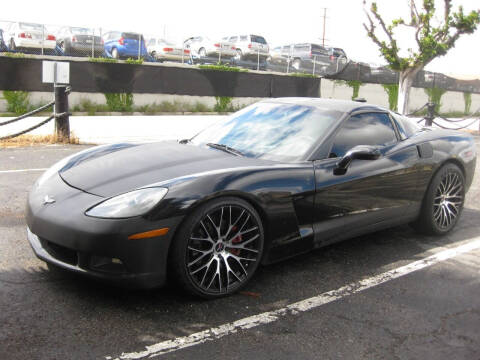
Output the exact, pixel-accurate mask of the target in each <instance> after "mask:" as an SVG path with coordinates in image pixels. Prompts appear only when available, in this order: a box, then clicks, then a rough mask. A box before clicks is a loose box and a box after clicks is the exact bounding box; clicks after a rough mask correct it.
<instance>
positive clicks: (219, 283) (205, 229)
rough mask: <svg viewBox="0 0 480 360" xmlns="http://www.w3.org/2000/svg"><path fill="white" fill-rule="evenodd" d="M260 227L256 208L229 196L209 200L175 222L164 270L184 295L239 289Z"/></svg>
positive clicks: (259, 249)
mask: <svg viewBox="0 0 480 360" xmlns="http://www.w3.org/2000/svg"><path fill="white" fill-rule="evenodd" d="M263 244H264V232H263V225H262V222H261V219H260V217H259V215H258V213H257V212H256V210H255V209H254V208H253V207H252V206H251V205H250V204H249V203H247V202H246V201H244V200H242V199H238V198H234V197H225V198H219V199H214V200H212V201H209V202H208V203H206V204H204V205H202V206H200V207H199V208H198V209H196V210H195V211H194V212H193V213H192V214H191V215H190V216H189V217H188V218H187V219H186V220H185V222H184V223H183V224H182V225H181V227H180V228H179V230H178V233H177V234H176V235H175V238H174V240H173V244H172V249H171V251H170V254H169V262H168V265H169V275H170V279H171V281H172V283H177V284H178V285H180V287H181V288H182V289H183V290H185V291H187V292H189V293H190V294H193V295H196V296H200V297H203V298H206V299H215V298H219V297H223V296H227V295H230V294H232V293H234V292H236V291H238V290H240V289H241V288H243V287H244V286H245V285H246V284H247V283H248V282H249V280H250V279H251V278H252V276H253V274H254V273H255V271H256V269H257V267H258V265H259V263H260V260H261V258H262V254H263Z"/></svg>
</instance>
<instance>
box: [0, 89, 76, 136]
mask: <svg viewBox="0 0 480 360" xmlns="http://www.w3.org/2000/svg"><path fill="white" fill-rule="evenodd" d="M54 90H55V100H54V101H51V102H49V103H48V104H45V105H43V106H40V107H39V108H38V109H35V110H33V111H30V112H28V113H25V114H23V115H20V116H18V117H16V118H13V119H10V120H6V121H3V122H0V127H1V126H6V125H9V124H13V123H15V122H17V121H20V120H23V119H26V118H29V117H31V116H33V115H35V114H38V113H40V112H42V111H44V110H46V109H48V108H50V107H53V113H52V114H51V115H50V116H49V117H47V118H46V119H44V120H42V121H40V122H38V123H37V124H35V125H33V126H30V127H27V128H26V129H23V130H21V131H17V132H15V133H13V134H9V135H5V136H1V137H0V141H3V140H8V139H13V138H15V137H18V136H20V135H24V134H26V133H29V132H30V131H33V130H35V129H37V128H39V127H41V126H43V125H45V124H46V123H48V122H49V121H51V120H53V119H55V138H56V139H57V140H58V141H65V140H67V141H68V140H69V139H70V125H69V115H70V114H69V112H68V95H69V94H70V87H68V86H64V85H59V86H55V89H54Z"/></svg>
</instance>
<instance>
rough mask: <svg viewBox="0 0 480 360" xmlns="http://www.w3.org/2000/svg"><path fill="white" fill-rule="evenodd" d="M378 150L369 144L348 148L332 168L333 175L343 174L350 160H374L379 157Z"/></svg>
mask: <svg viewBox="0 0 480 360" xmlns="http://www.w3.org/2000/svg"><path fill="white" fill-rule="evenodd" d="M380 155H381V153H380V151H379V150H378V149H377V148H376V147H374V146H370V145H358V146H355V147H354V148H353V149H350V150H349V151H348V152H347V153H346V154H345V155H344V156H343V157H342V159H341V160H340V161H339V162H338V163H337V166H336V167H335V169H333V174H334V175H344V174H345V173H346V172H347V169H348V167H349V166H350V164H351V162H352V160H355V159H358V160H376V159H378V158H379V157H380Z"/></svg>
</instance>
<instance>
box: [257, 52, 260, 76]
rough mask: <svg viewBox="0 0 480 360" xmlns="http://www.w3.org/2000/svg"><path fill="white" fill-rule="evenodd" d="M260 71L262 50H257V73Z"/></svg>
mask: <svg viewBox="0 0 480 360" xmlns="http://www.w3.org/2000/svg"><path fill="white" fill-rule="evenodd" d="M258 70H260V48H257V71H258Z"/></svg>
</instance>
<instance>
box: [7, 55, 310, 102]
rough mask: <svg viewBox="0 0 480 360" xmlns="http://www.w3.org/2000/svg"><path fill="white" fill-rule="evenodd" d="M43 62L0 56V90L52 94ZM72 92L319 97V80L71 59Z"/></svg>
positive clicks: (33, 59)
mask: <svg viewBox="0 0 480 360" xmlns="http://www.w3.org/2000/svg"><path fill="white" fill-rule="evenodd" d="M42 61H43V60H42V59H35V58H11V57H4V56H0V74H2V76H1V77H0V90H23V91H51V89H52V84H44V83H42ZM70 85H71V86H72V90H73V91H77V92H88V93H99V92H100V93H136V94H145V93H147V94H175V95H195V96H231V97H285V96H307V97H318V96H319V88H320V78H310V77H299V76H290V75H281V74H272V73H261V72H236V71H214V70H210V69H200V68H196V67H185V66H166V65H162V64H149V63H147V64H142V65H135V64H127V63H97V62H89V61H70Z"/></svg>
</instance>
